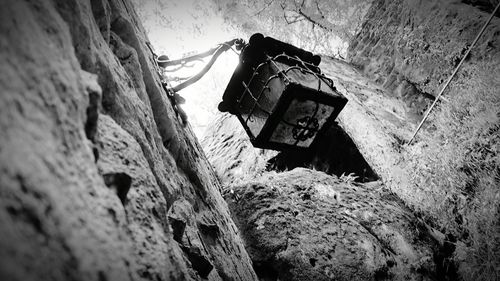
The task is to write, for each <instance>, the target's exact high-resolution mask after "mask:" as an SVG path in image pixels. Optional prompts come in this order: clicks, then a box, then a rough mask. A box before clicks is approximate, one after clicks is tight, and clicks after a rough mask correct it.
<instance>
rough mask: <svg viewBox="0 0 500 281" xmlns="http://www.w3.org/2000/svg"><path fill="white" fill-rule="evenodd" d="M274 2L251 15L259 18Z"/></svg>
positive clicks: (272, 0) (268, 3)
mask: <svg viewBox="0 0 500 281" xmlns="http://www.w3.org/2000/svg"><path fill="white" fill-rule="evenodd" d="M273 2H274V0H271V1H269V2H267V3H266V4H265V6H264V7H263V8H262V9H260V10H259V11H258V12H257V13H255V14H253V15H254V16H259V15H260V14H261V13H262V12H264V11H265V10H266V9H267V8H269V7H270V6H271V5H272V4H273Z"/></svg>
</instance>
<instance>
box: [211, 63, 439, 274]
mask: <svg viewBox="0 0 500 281" xmlns="http://www.w3.org/2000/svg"><path fill="white" fill-rule="evenodd" d="M337 63H338V62H337ZM340 65H341V64H340ZM328 69H330V71H333V69H334V66H332V65H331V66H330V67H329V68H328ZM349 69H352V68H349ZM344 71H345V70H344ZM353 71H354V70H353ZM338 77H341V76H338ZM338 77H337V78H338ZM338 79H340V78H338ZM352 106H353V108H352V109H350V110H355V109H356V108H357V105H356V104H354V105H352ZM359 114H361V115H362V114H363V113H362V112H360V113H359ZM354 117H358V116H354ZM344 118H345V119H343V122H347V121H346V120H349V119H348V117H344ZM341 120H342V119H341ZM377 124H378V123H377ZM352 126H355V124H353V125H352ZM378 126H380V124H378ZM363 128H365V127H362V128H361V129H360V130H362V129H363ZM376 128H379V127H376ZM376 128H373V130H375V129H376ZM339 130H341V129H340V127H337V128H332V130H331V131H330V133H329V134H328V135H327V136H325V139H324V140H323V142H322V143H323V145H324V148H325V149H326V150H325V149H324V150H321V147H318V149H317V150H316V149H315V148H314V149H313V150H310V151H309V153H310V155H305V154H301V152H293V151H287V152H281V153H278V154H277V152H273V151H266V150H261V149H255V148H253V147H252V145H251V144H250V142H249V140H248V138H247V136H246V133H245V132H244V130H243V128H242V126H241V125H240V124H239V122H238V120H237V119H236V118H235V117H233V116H231V115H221V116H219V118H218V119H217V120H216V121H215V122H214V123H213V125H212V129H209V130H207V132H210V133H211V134H207V135H206V138H205V139H204V140H203V141H202V143H203V145H204V147H205V150H206V152H207V156H208V158H209V159H210V161H211V162H212V163H213V166H214V168H215V170H216V172H217V174H218V175H219V177H220V179H221V181H222V182H223V184H224V190H225V199H226V201H227V202H228V203H229V207H230V209H231V213H232V215H233V217H234V220H235V221H236V223H237V225H238V227H239V229H240V231H241V233H242V236H243V239H244V241H245V245H246V248H247V251H248V252H249V254H250V257H251V258H252V260H253V263H254V268H255V270H256V272H257V274H258V275H259V277H260V278H261V279H262V280H404V279H408V280H433V279H435V278H439V276H440V274H441V273H440V272H439V270H438V268H437V267H436V265H435V260H434V257H435V256H434V254H435V251H436V250H437V247H436V244H435V242H434V241H433V240H432V239H430V238H429V235H428V232H427V228H425V227H423V226H424V225H422V224H421V223H420V222H419V220H418V219H416V218H415V217H414V215H413V214H412V213H411V212H410V211H409V210H408V209H407V208H406V207H405V206H404V204H402V201H400V200H399V199H398V198H397V197H396V196H395V195H393V194H392V193H390V192H389V191H388V190H387V189H386V187H385V186H384V184H382V183H381V182H380V181H373V182H369V183H355V182H353V178H352V177H348V176H342V177H340V179H339V178H338V177H336V176H335V175H328V174H325V173H324V172H319V171H314V170H312V169H306V168H296V169H293V168H294V167H296V166H302V167H308V168H313V169H324V171H327V172H329V173H332V172H333V171H334V170H336V169H343V168H346V167H345V166H344V167H342V166H341V165H336V166H335V167H336V169H333V170H332V169H331V166H330V165H329V163H333V162H343V161H345V162H349V161H350V160H352V159H344V158H340V159H338V158H337V159H335V156H336V155H339V154H338V153H334V152H335V151H337V152H339V151H340V150H345V147H342V146H338V147H335V146H333V145H332V147H330V148H329V147H328V146H327V145H326V144H327V143H329V142H330V143H332V144H336V145H338V144H339V143H342V141H339V139H340V138H342V136H341V134H339V132H338V131H339ZM379 133H383V132H379ZM366 134H368V135H367V136H372V135H370V133H369V132H367V133H366ZM221 140H223V141H221ZM385 140H386V139H383V140H381V141H380V142H377V144H383V141H385ZM367 141H369V139H368V140H367ZM363 145H364V143H363ZM329 149H330V152H327V151H328V150H329ZM336 149H337V150H336ZM352 149H356V146H353V147H352ZM377 149H378V148H377ZM357 153H359V151H357ZM391 155H392V154H390V152H388V155H382V156H383V157H386V158H387V157H390V156H391ZM300 156H307V157H306V159H308V160H309V161H310V162H307V161H304V162H303V163H302V164H304V165H296V164H297V163H298V162H297V161H296V160H297V157H300ZM343 156H344V157H346V158H349V157H350V156H349V155H348V154H344V155H343ZM361 158H362V157H361ZM311 159H312V160H311ZM332 159H333V160H334V161H332ZM358 160H359V159H358ZM288 161H290V162H288ZM363 161H364V160H363ZM277 165H278V166H280V165H281V166H280V167H278V168H284V169H278V170H285V171H284V172H280V173H276V172H275V171H273V169H276V168H277ZM287 165H288V166H287ZM368 167H369V166H368ZM288 169H293V170H291V171H286V170H288ZM344 171H347V170H344ZM344 174H347V173H344Z"/></svg>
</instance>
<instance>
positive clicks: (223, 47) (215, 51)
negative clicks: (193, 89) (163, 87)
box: [157, 38, 245, 92]
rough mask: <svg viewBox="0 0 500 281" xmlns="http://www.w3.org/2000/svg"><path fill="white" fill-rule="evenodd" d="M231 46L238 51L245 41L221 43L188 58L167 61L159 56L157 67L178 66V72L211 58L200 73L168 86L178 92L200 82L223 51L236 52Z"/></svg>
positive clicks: (238, 39) (165, 57)
mask: <svg viewBox="0 0 500 281" xmlns="http://www.w3.org/2000/svg"><path fill="white" fill-rule="evenodd" d="M233 46H234V47H235V48H236V50H238V51H240V50H241V49H243V47H244V46H245V41H244V40H243V39H241V38H236V39H233V40H229V41H226V42H224V43H221V44H219V45H218V46H217V47H214V48H212V49H210V50H208V51H205V52H203V53H199V54H195V55H192V56H188V57H184V58H181V59H176V60H169V58H168V57H167V56H160V57H158V58H157V63H158V66H160V67H162V68H166V67H169V66H178V68H177V69H176V70H178V69H180V68H183V67H190V66H189V65H188V63H189V62H192V61H196V60H201V59H203V58H205V57H208V56H212V57H211V58H210V61H209V62H208V63H207V64H206V65H205V66H204V67H203V69H202V70H201V71H200V72H198V73H197V74H195V75H193V76H191V77H189V78H184V79H182V80H185V81H183V82H181V83H180V84H178V85H176V86H174V87H170V86H168V87H169V88H171V90H172V91H174V92H178V91H180V90H182V89H184V88H186V87H188V86H190V85H192V84H193V83H195V82H196V81H198V80H200V79H201V78H202V77H203V76H204V75H205V74H206V73H207V72H208V71H209V70H210V68H211V67H212V65H213V64H214V63H215V61H216V60H217V58H219V56H220V55H221V54H222V53H224V52H225V51H227V50H229V49H231V50H233V51H234V52H236V51H235V50H234V49H233Z"/></svg>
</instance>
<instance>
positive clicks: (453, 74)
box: [408, 2, 500, 145]
mask: <svg viewBox="0 0 500 281" xmlns="http://www.w3.org/2000/svg"><path fill="white" fill-rule="evenodd" d="M499 7H500V2H498V4H497V6H496V7H495V10H493V12H492V13H491V15H490V18H489V19H488V20H487V21H486V22H485V23H484V25H483V28H481V31H479V33H478V34H477V36H476V38H475V39H474V41H473V42H472V44H471V45H470V47H469V49H468V50H467V52H466V53H465V55H464V56H463V57H462V60H460V63H459V64H458V65H457V67H456V68H455V70H454V71H453V73H452V74H451V76H450V78H448V81H446V84H444V86H443V88H442V89H441V91H440V92H439V94H438V95H437V97H436V99H435V100H434V102H433V103H432V105H431V107H430V108H429V110H427V112H426V113H425V115H424V118H422V121H420V124H418V127H417V129H416V130H415V133H413V136H412V137H411V139H410V141H408V145H410V144H411V142H412V141H413V139H415V136H416V135H417V134H418V131H420V128H422V125H423V124H424V122H425V120H427V117H429V114H430V113H431V111H432V109H433V108H434V106H435V105H436V103H437V102H438V100H439V98H440V97H441V95H442V94H443V93H444V90H446V88H447V87H448V85H449V84H450V82H451V80H452V79H453V77H455V74H457V72H458V70H459V69H460V67H461V66H462V64H463V62H464V61H465V58H467V56H468V55H469V53H470V51H471V50H472V48H473V47H474V45H475V44H476V42H477V41H478V40H479V38H480V37H481V35H483V33H484V31H485V30H486V27H487V26H488V24H489V23H490V21H491V20H492V19H493V17H494V16H495V14H496V12H497V11H498V8H499Z"/></svg>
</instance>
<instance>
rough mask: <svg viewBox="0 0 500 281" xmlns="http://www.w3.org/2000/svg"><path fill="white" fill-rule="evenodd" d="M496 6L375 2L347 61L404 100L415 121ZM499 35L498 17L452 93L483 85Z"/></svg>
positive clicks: (497, 56) (499, 54) (499, 56)
mask: <svg viewBox="0 0 500 281" xmlns="http://www.w3.org/2000/svg"><path fill="white" fill-rule="evenodd" d="M497 3H498V1H452V0H447V1H437V2H436V1H431V0H425V1H418V2H415V1H411V0H398V1H386V0H377V1H374V2H373V5H372V7H371V8H370V10H369V11H368V13H367V15H366V20H365V23H364V24H363V26H362V29H361V30H360V32H359V33H358V34H357V35H356V36H355V38H354V39H353V40H352V42H351V43H350V45H349V50H348V60H349V61H350V62H351V63H352V64H354V65H356V66H358V67H359V68H360V69H361V70H362V71H363V73H364V74H365V75H367V76H368V77H370V78H371V79H373V80H374V81H375V82H377V83H378V84H379V85H383V86H384V87H385V88H386V89H388V90H389V91H390V92H392V94H393V95H394V97H397V98H399V99H401V100H403V101H404V102H405V103H406V105H407V106H408V109H409V111H410V112H412V113H413V114H415V115H416V117H418V119H420V116H421V115H422V113H423V112H424V111H425V110H426V109H427V106H428V105H429V103H430V102H432V100H433V99H434V96H435V95H437V93H438V92H439V90H440V89H441V87H442V85H443V84H444V83H445V82H446V80H447V79H448V77H449V75H450V74H451V73H452V71H453V69H454V68H455V67H456V66H457V65H458V63H459V62H460V60H461V58H462V57H463V55H464V54H465V52H466V51H467V48H468V46H470V44H471V43H472V41H473V40H474V38H475V37H476V35H477V34H478V32H479V30H480V29H481V27H482V26H483V24H484V23H485V22H486V20H487V18H488V17H489V14H488V13H491V12H492V10H493V8H494V6H495V5H496V4H497ZM468 4H471V5H468ZM472 5H473V6H478V7H479V8H482V10H483V11H481V10H480V9H476V8H473V6H472ZM499 35H500V20H499V19H498V16H497V17H494V19H493V20H492V22H491V23H490V25H489V27H488V28H487V29H486V30H485V32H484V34H483V35H482V37H481V38H480V40H479V41H478V43H477V44H476V45H475V47H474V49H473V51H472V52H471V54H470V56H469V57H468V59H467V63H466V64H464V66H463V68H462V69H463V70H462V71H461V72H460V73H459V74H458V75H457V78H456V79H455V82H454V83H459V87H458V89H453V90H452V91H450V92H451V93H453V92H454V91H472V90H474V89H475V88H477V85H474V84H475V83H470V81H471V80H472V81H474V80H479V81H481V80H484V79H485V77H487V76H488V75H487V74H488V71H491V67H488V65H495V64H498V61H499V60H500V47H499V46H500V36H499ZM484 64H488V65H484ZM457 81H462V82H457ZM452 95H453V94H452ZM450 98H451V97H450Z"/></svg>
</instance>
